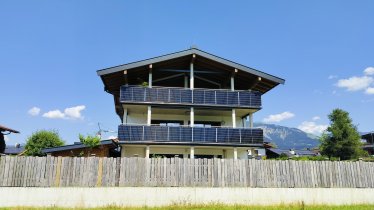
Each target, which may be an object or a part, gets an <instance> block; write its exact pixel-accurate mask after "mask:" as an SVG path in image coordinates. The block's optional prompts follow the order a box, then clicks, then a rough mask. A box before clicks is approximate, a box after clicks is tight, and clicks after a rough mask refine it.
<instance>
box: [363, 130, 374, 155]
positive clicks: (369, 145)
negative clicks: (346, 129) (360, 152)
mask: <svg viewBox="0 0 374 210" xmlns="http://www.w3.org/2000/svg"><path fill="white" fill-rule="evenodd" d="M361 139H362V140H361V142H362V143H363V144H364V145H363V149H364V150H366V151H367V152H368V153H369V155H374V132H368V133H365V134H363V135H361Z"/></svg>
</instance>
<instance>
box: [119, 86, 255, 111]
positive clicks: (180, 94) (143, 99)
mask: <svg viewBox="0 0 374 210" xmlns="http://www.w3.org/2000/svg"><path fill="white" fill-rule="evenodd" d="M120 102H121V103H131V104H170V105H195V106H218V107H230V108H254V109H260V108H261V93H260V92H257V91H246V90H236V91H231V90H227V89H194V90H191V89H187V88H174V87H152V88H149V87H141V86H122V87H121V95H120Z"/></svg>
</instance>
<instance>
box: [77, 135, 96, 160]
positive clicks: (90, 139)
mask: <svg viewBox="0 0 374 210" xmlns="http://www.w3.org/2000/svg"><path fill="white" fill-rule="evenodd" d="M79 140H80V141H81V142H82V144H84V145H86V146H88V147H89V150H88V154H87V156H90V155H91V151H92V149H93V148H94V147H97V146H99V145H100V137H98V136H91V135H87V136H86V137H84V136H83V135H82V134H79Z"/></svg>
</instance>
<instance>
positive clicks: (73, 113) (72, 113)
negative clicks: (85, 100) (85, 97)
mask: <svg viewBox="0 0 374 210" xmlns="http://www.w3.org/2000/svg"><path fill="white" fill-rule="evenodd" d="M85 108H86V106H84V105H80V106H75V107H70V108H66V109H65V111H64V113H65V116H66V117H68V118H71V119H83V116H82V114H81V111H83V110H84V109H85Z"/></svg>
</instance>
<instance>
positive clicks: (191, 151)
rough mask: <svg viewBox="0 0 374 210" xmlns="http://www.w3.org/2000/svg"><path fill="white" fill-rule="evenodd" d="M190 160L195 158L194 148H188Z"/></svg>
mask: <svg viewBox="0 0 374 210" xmlns="http://www.w3.org/2000/svg"><path fill="white" fill-rule="evenodd" d="M190 158H191V159H194V158H195V148H194V147H191V148H190Z"/></svg>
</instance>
